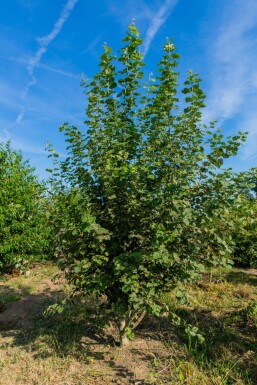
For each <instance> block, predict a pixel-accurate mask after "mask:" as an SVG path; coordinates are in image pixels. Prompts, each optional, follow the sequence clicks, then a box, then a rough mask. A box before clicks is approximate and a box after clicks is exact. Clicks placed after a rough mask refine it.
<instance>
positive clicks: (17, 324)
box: [0, 264, 257, 385]
mask: <svg viewBox="0 0 257 385" xmlns="http://www.w3.org/2000/svg"><path fill="white" fill-rule="evenodd" d="M56 274H59V272H58V270H57V268H56V267H55V266H53V265H50V264H40V265H37V266H34V267H33V268H32V269H31V270H30V271H28V272H27V273H26V274H23V275H18V274H17V276H15V275H16V274H15V272H14V274H13V276H8V275H5V276H2V277H1V281H0V384H1V385H25V384H26V385H53V384H54V385H82V384H88V385H100V384H101V385H103V384H106V385H107V384H108V385H109V384H124V385H125V384H135V385H136V384H137V385H141V384H142V385H143V384H144V385H146V384H149V385H150V384H160V385H161V384H175V385H177V384H187V385H194V384H195V385H228V384H231V385H232V384H237V385H241V384H242V385H243V384H244V385H250V384H252V385H254V384H256V383H257V270H254V269H248V270H247V269H246V270H243V269H235V268H234V269H231V270H222V271H215V272H212V273H209V274H205V275H203V277H202V280H201V281H200V282H199V283H194V284H191V285H190V287H189V288H187V289H188V302H187V303H186V304H181V303H180V302H179V300H178V299H177V298H176V296H175V293H170V294H168V295H165V297H164V298H163V301H165V303H166V304H167V311H166V312H164V313H163V314H162V315H161V316H160V317H158V318H157V317H151V316H147V317H146V318H145V319H144V320H143V322H142V323H141V324H140V326H139V327H138V329H137V332H136V337H135V339H134V340H132V341H131V342H130V345H129V346H127V347H122V348H120V347H119V346H118V343H117V340H118V339H117V332H116V328H115V325H112V324H109V325H107V326H105V329H104V331H101V328H100V326H101V325H102V324H103V319H102V318H101V313H100V312H99V300H97V299H95V298H85V297H79V296H78V297H77V298H75V299H73V301H72V303H71V304H70V305H69V306H66V307H65V309H64V310H63V312H62V313H58V311H57V312H56V313H55V314H49V312H46V309H47V308H48V307H49V305H51V304H56V303H61V301H62V300H63V298H66V297H67V296H68V294H69V287H68V285H67V284H66V282H65V281H64V279H63V278H62V276H61V275H58V276H57V278H56V279H54V280H53V277H55V276H56ZM102 302H103V301H102ZM172 312H174V313H176V314H177V315H179V316H180V317H181V319H182V320H184V321H185V323H182V324H180V325H175V324H174V322H173V323H172V322H171V318H172ZM173 318H174V317H173Z"/></svg>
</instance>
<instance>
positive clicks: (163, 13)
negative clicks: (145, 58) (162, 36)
mask: <svg viewBox="0 0 257 385" xmlns="http://www.w3.org/2000/svg"><path fill="white" fill-rule="evenodd" d="M177 2H178V0H165V1H164V3H163V4H162V5H161V7H160V8H159V9H158V11H157V12H156V13H155V14H154V15H153V17H152V18H151V20H150V25H149V27H148V29H147V31H146V36H145V40H144V54H145V55H146V54H147V52H148V50H149V48H150V46H151V44H152V41H153V39H154V37H155V35H156V34H157V32H158V31H159V29H160V28H161V26H162V25H163V24H164V23H165V21H166V20H167V19H168V17H169V16H170V14H171V12H172V10H173V9H174V8H175V6H176V4H177Z"/></svg>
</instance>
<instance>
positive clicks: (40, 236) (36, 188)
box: [0, 142, 48, 270]
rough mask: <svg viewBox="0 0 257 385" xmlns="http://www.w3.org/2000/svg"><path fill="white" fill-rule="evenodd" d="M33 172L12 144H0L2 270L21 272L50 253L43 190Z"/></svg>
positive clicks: (0, 262) (0, 247)
mask: <svg viewBox="0 0 257 385" xmlns="http://www.w3.org/2000/svg"><path fill="white" fill-rule="evenodd" d="M33 171H34V169H33V168H32V167H31V166H30V165H29V163H28V162H26V161H24V160H23V157H22V155H21V153H19V152H17V151H14V150H13V149H12V148H11V145H10V143H9V142H8V143H1V144H0V186H1V188H0V270H1V269H3V268H12V267H19V268H21V267H22V266H23V265H24V264H25V263H26V261H29V260H31V259H32V258H35V257H36V256H38V255H39V254H40V255H42V253H43V252H44V251H45V250H46V247H47V235H48V229H47V225H46V217H45V213H44V208H43V200H42V192H43V186H42V185H41V184H40V183H39V181H38V179H37V177H36V176H35V175H34V173H33Z"/></svg>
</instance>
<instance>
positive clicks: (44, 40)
mask: <svg viewBox="0 0 257 385" xmlns="http://www.w3.org/2000/svg"><path fill="white" fill-rule="evenodd" d="M77 1H78V0H68V1H67V2H66V4H65V6H64V8H63V10H62V12H61V14H60V16H59V18H58V19H57V21H56V22H55V24H54V26H53V29H52V30H51V32H50V33H49V34H48V35H46V36H43V37H41V38H39V39H38V42H39V48H38V50H37V52H36V54H35V55H34V56H33V57H32V58H31V59H30V60H29V63H28V66H27V70H28V73H29V76H30V81H29V82H28V83H27V85H26V87H25V88H24V90H23V93H22V100H23V105H22V106H21V110H20V113H19V114H18V116H17V118H16V123H17V124H19V123H20V122H21V121H22V119H23V117H24V114H25V102H26V99H27V96H28V93H29V90H30V88H31V87H32V86H33V85H34V84H36V82H37V80H36V77H35V75H34V70H35V68H36V67H38V66H39V64H40V61H41V59H42V56H43V55H44V54H45V53H46V51H47V48H48V46H49V44H50V43H51V42H52V41H53V40H54V39H55V38H56V36H57V35H58V34H59V33H60V32H61V30H62V28H63V25H64V23H65V22H66V20H67V19H68V18H69V16H70V14H71V12H72V10H73V8H74V6H75V5H76V3H77Z"/></svg>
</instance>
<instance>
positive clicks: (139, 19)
mask: <svg viewBox="0 0 257 385" xmlns="http://www.w3.org/2000/svg"><path fill="white" fill-rule="evenodd" d="M178 2H179V0H162V1H156V0H155V1H152V2H151V4H149V2H147V1H144V0H141V1H137V0H124V1H123V2H122V4H121V2H120V1H112V2H110V3H109V2H108V3H107V5H108V7H109V10H110V12H111V14H112V15H114V16H116V17H117V19H118V20H119V21H121V23H125V25H126V26H127V24H128V23H129V22H130V21H131V19H132V18H135V20H136V23H139V24H140V26H141V27H142V30H145V37H144V46H143V53H144V54H145V55H146V54H147V52H148V51H149V49H150V46H151V44H152V42H153V40H154V38H155V36H156V34H157V32H158V31H159V29H160V28H161V26H162V25H163V24H164V23H165V22H166V20H167V19H168V17H169V16H170V14H171V12H172V11H173V9H174V8H175V6H176V4H177V3H178Z"/></svg>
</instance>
